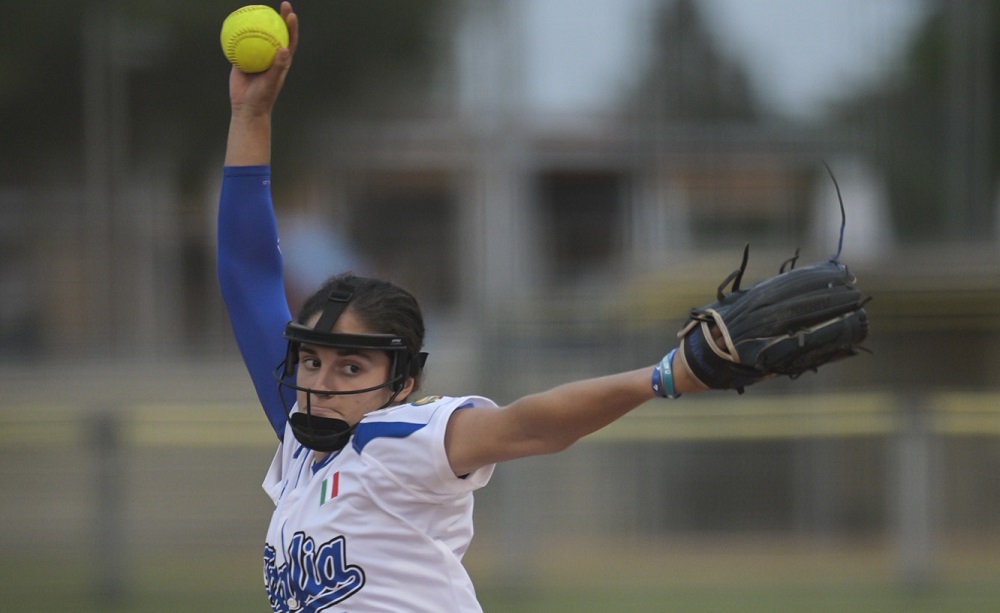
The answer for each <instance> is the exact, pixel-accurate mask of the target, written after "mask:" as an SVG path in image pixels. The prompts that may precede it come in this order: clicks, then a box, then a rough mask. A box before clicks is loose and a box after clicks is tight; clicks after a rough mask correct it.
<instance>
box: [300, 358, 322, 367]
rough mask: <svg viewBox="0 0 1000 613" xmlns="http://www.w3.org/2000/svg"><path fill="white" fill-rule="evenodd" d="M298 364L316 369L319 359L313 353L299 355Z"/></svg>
mask: <svg viewBox="0 0 1000 613" xmlns="http://www.w3.org/2000/svg"><path fill="white" fill-rule="evenodd" d="M299 365H300V366H301V367H303V368H308V369H310V370H316V369H317V368H319V366H320V361H319V359H318V358H316V356H314V355H299Z"/></svg>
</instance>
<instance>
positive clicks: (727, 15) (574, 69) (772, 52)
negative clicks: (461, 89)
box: [523, 0, 925, 117]
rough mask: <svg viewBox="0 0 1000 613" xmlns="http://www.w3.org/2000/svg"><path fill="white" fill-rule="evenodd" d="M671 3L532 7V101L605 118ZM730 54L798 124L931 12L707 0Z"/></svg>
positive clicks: (919, 2) (886, 4)
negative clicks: (658, 11) (657, 17)
mask: <svg viewBox="0 0 1000 613" xmlns="http://www.w3.org/2000/svg"><path fill="white" fill-rule="evenodd" d="M663 1H665V0H528V1H526V2H524V4H523V10H525V11H526V15H525V17H526V32H525V46H526V48H527V52H528V55H529V56H530V57H531V58H532V60H533V61H532V62H530V63H529V64H528V66H527V67H526V71H527V73H526V75H525V80H526V91H525V96H526V98H527V102H528V104H530V105H531V106H532V107H534V108H537V109H539V110H543V111H573V110H579V111H599V110H601V109H602V108H605V107H606V106H607V105H608V104H609V103H610V101H611V100H612V99H613V92H614V91H615V90H616V87H615V84H619V85H622V84H628V83H629V82H630V80H631V78H632V77H634V76H635V75H637V74H638V73H639V72H640V71H639V70H637V69H636V66H638V65H639V58H641V57H642V55H641V53H640V50H641V47H642V41H644V40H647V37H648V36H649V34H650V31H649V27H648V26H649V24H650V22H651V15H652V14H653V12H654V9H655V8H656V7H657V6H658V5H659V4H661V3H662V2H663ZM699 6H700V7H701V8H703V9H704V14H705V16H706V18H707V19H708V21H709V24H710V27H711V28H712V29H713V35H714V36H715V37H716V41H717V42H718V43H719V44H720V46H721V47H722V48H723V50H724V51H725V53H727V54H729V55H730V56H733V57H739V58H743V61H744V62H745V65H746V67H747V70H748V71H749V72H750V74H751V76H752V77H753V79H754V80H755V81H756V83H757V84H758V85H759V87H760V93H761V95H762V97H763V100H764V101H765V102H766V103H769V104H771V105H772V106H773V108H774V109H775V110H777V111H778V112H781V113H784V114H787V115H791V116H799V117H809V116H811V115H814V114H816V113H818V112H819V111H820V110H821V109H822V106H823V101H824V100H827V99H831V98H836V97H838V96H840V95H844V94H845V93H847V92H849V91H851V89H852V88H853V87H855V86H856V85H857V84H859V83H864V82H866V81H868V80H870V79H873V78H879V77H880V76H882V75H883V74H884V73H885V71H886V70H887V69H888V67H890V66H891V65H892V60H893V59H894V58H896V57H898V55H899V54H900V53H901V52H902V50H903V47H904V44H905V42H906V41H907V40H908V37H909V36H910V35H911V34H912V33H913V31H914V29H915V28H916V27H917V26H918V25H919V24H920V21H921V19H922V17H923V15H924V10H925V9H924V8H923V7H924V6H925V2H924V1H923V0H699Z"/></svg>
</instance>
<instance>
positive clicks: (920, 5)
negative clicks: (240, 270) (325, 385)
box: [0, 0, 1000, 610]
mask: <svg viewBox="0 0 1000 613" xmlns="http://www.w3.org/2000/svg"><path fill="white" fill-rule="evenodd" d="M181 4H182V5H183V6H184V10H178V8H177V3H176V2H174V3H171V4H169V6H168V5H167V4H166V3H157V2H150V3H143V4H142V5H141V6H139V5H135V4H133V3H127V2H123V1H119V2H110V3H102V4H100V5H94V4H92V3H89V2H83V1H79V2H61V3H51V2H35V3H31V4H30V5H25V6H23V7H20V8H18V9H17V10H16V11H15V12H14V14H13V16H12V17H11V18H10V19H8V20H7V22H8V23H6V24H5V25H4V27H6V28H10V29H11V31H12V32H15V31H16V32H18V33H28V32H30V33H31V37H30V38H31V41H30V42H26V41H25V37H24V36H23V35H22V36H8V37H6V38H4V37H0V40H2V41H3V42H2V43H0V45H3V48H4V51H6V55H7V57H9V58H11V57H16V58H18V61H16V62H10V63H9V65H8V66H6V67H5V68H4V69H3V70H2V71H0V85H2V87H0V111H2V112H3V118H4V119H3V124H4V141H5V144H6V145H7V146H6V147H3V148H2V149H3V150H2V151H0V159H2V166H0V253H2V257H0V359H2V366H0V380H2V381H3V386H4V396H3V397H4V399H5V401H4V402H3V403H0V419H2V420H3V423H4V427H3V428H2V429H0V430H2V432H0V439H2V440H3V444H2V445H0V454H2V455H0V457H3V458H4V462H3V468H0V479H2V481H0V484H2V485H3V489H4V490H5V492H8V493H7V494H5V495H4V497H3V498H2V499H0V514H2V517H4V519H6V520H8V521H5V522H4V525H5V526H6V527H5V528H0V543H3V544H4V546H5V547H6V548H7V549H10V550H13V551H19V552H23V553H22V554H19V556H23V559H22V560H21V561H19V562H18V561H16V562H15V564H16V565H17V570H18V572H22V573H25V575H24V577H22V579H23V580H22V581H21V583H22V584H25V585H28V586H30V585H32V580H33V579H31V578H30V576H29V573H28V572H27V571H26V570H24V569H25V568H31V564H26V563H23V562H24V560H28V561H31V562H32V563H34V564H37V565H38V567H39V568H44V567H46V566H47V565H49V564H51V563H52V560H53V559H62V560H63V563H64V564H69V565H70V566H71V567H73V568H76V567H77V566H73V565H74V564H76V565H78V566H79V567H82V568H85V569H87V571H86V572H83V576H84V577H85V578H84V579H81V580H80V582H81V583H83V584H85V585H91V586H92V585H96V586H97V587H98V588H99V591H100V593H102V594H104V597H105V598H111V597H115V595H121V594H128V593H130V592H134V591H136V590H140V589H144V588H140V587H136V586H137V585H141V584H142V581H141V578H137V575H140V576H141V575H142V574H143V572H142V571H141V569H142V568H143V567H142V563H145V562H144V561H146V560H147V559H152V560H155V562H148V563H149V564H155V565H159V566H157V568H160V569H161V567H162V564H163V559H164V558H165V557H166V558H169V556H170V555H180V553H178V552H183V551H190V550H198V551H210V552H214V553H213V554H210V559H212V560H219V559H223V558H225V557H226V556H227V555H231V556H234V557H235V556H239V558H240V559H241V560H244V559H245V558H249V560H246V568H249V569H251V571H250V572H251V574H250V578H249V580H248V581H249V583H250V584H253V582H254V581H256V577H257V576H256V575H254V574H252V573H253V572H254V571H253V570H252V569H253V568H254V566H253V565H254V564H256V563H257V561H258V558H257V557H255V556H257V555H258V549H259V547H258V543H259V541H260V537H261V536H262V534H263V527H264V525H265V522H266V518H267V515H268V509H267V500H266V497H264V496H263V495H262V494H261V492H260V491H259V490H258V489H257V487H258V485H259V481H260V478H262V476H263V472H264V469H265V468H266V465H267V462H268V461H269V459H270V453H271V451H272V447H273V445H272V441H271V440H270V439H271V437H270V435H269V434H268V433H267V426H266V425H265V422H264V420H258V419H257V413H256V410H257V409H256V408H255V406H254V399H253V397H252V392H251V390H250V386H249V381H248V379H247V378H246V377H245V375H243V372H242V366H241V364H240V362H239V359H238V355H237V353H236V348H235V345H234V343H233V340H232V338H231V334H230V331H229V324H228V320H227V318H226V315H225V312H224V310H223V308H222V305H221V300H220V298H219V295H218V290H217V287H216V281H215V273H214V235H215V225H214V224H215V222H214V216H215V203H216V198H217V193H218V185H219V179H220V177H221V163H222V152H223V147H224V142H225V135H226V129H227V122H228V98H227V95H226V74H227V73H228V70H229V67H228V65H227V64H226V63H225V60H224V58H223V57H222V55H221V52H220V51H219V50H218V49H217V46H218V43H217V29H218V25H219V24H221V21H222V19H223V18H224V17H225V15H226V14H227V13H228V12H229V11H230V10H233V9H234V8H236V7H235V6H225V5H222V4H219V3H217V2H200V3H196V2H186V3H181ZM806 4H807V5H809V6H803V5H806ZM296 10H297V12H298V13H299V14H300V16H301V18H302V23H303V31H302V45H301V47H300V49H299V53H298V55H297V56H296V64H295V67H294V73H293V75H292V76H291V78H290V79H289V82H288V85H287V87H286V91H285V92H284V93H283V96H282V99H281V100H280V101H279V108H278V110H277V113H276V134H275V143H274V164H273V177H274V196H275V203H276V211H277V214H278V220H279V228H280V230H281V233H282V244H283V250H284V253H285V263H286V266H287V281H288V290H289V298H290V302H291V303H292V306H293V308H294V307H295V306H296V305H297V303H298V302H299V301H301V300H302V298H303V297H304V294H306V293H308V292H309V291H310V290H311V289H312V288H313V287H315V286H316V285H318V283H319V282H320V281H321V280H322V279H323V278H325V277H326V276H327V275H330V274H333V273H336V272H338V271H339V270H342V269H345V268H350V269H353V270H355V271H357V272H360V273H364V274H374V275H382V276H388V277H390V278H392V279H394V280H396V281H397V282H399V283H401V284H403V285H404V286H407V287H409V288H411V289H412V290H413V291H414V293H415V294H416V295H417V296H418V298H419V299H420V300H421V301H422V303H423V305H424V308H425V311H426V316H427V318H428V321H429V328H430V330H429V343H428V349H429V351H430V353H431V359H430V362H429V367H430V369H429V379H428V382H427V384H426V386H425V387H426V388H427V391H428V392H434V393H438V392H440V393H450V394H462V393H482V394H485V395H489V396H491V397H494V398H495V399H497V400H498V401H499V402H504V401H507V400H511V399H513V398H515V397H517V396H518V395H520V394H523V393H527V392H531V391H535V390H538V389H540V388H543V387H546V386H549V385H553V384H556V383H560V382H563V381H566V380H569V379H574V378H578V377H582V376H588V375H593V374H600V373H605V372H610V371H617V370H624V369H629V368H634V367H639V366H642V365H644V364H652V363H653V362H654V361H655V360H657V359H659V358H660V357H661V355H662V354H663V353H664V352H665V351H666V350H668V349H669V348H670V347H671V346H672V344H674V343H675V342H676V340H675V333H676V331H677V330H678V329H679V328H680V326H681V325H682V323H683V320H684V319H685V315H686V313H687V311H688V309H689V308H691V307H694V306H698V305H700V304H703V303H705V302H707V301H709V300H711V299H712V297H713V296H714V295H715V291H716V288H717V287H718V285H719V283H721V282H722V280H723V279H724V278H725V277H726V275H728V274H729V272H730V271H731V270H733V269H734V268H736V267H737V266H738V264H739V258H740V255H741V251H742V248H743V245H744V244H745V243H749V244H750V266H749V269H748V276H749V277H751V278H763V277H766V276H769V275H771V274H774V273H775V272H777V270H778V267H779V266H780V265H781V263H782V262H783V261H785V260H786V259H787V258H789V257H791V256H792V255H793V254H794V253H795V251H796V249H801V257H800V260H799V261H800V262H810V261H814V260H821V259H824V258H827V257H829V256H830V255H832V254H834V253H835V252H836V251H837V249H838V239H839V233H840V229H841V228H840V226H841V217H840V209H839V205H838V199H837V194H836V191H835V189H834V185H833V182H832V181H831V179H830V177H829V175H828V174H827V171H826V169H825V167H824V162H826V163H827V164H829V166H830V167H831V169H832V171H833V173H834V174H835V175H836V177H837V180H838V182H839V185H840V187H841V191H842V194H843V199H844V205H845V207H846V213H847V215H846V230H845V233H844V238H843V253H842V259H843V260H844V261H845V262H846V263H847V264H848V265H849V266H850V267H851V268H852V270H854V272H855V273H856V274H857V275H858V278H859V281H860V285H861V287H862V288H863V289H864V290H865V291H866V292H868V293H870V294H871V295H873V296H874V299H873V301H872V302H871V303H870V307H869V311H870V314H871V317H872V334H871V339H870V341H869V346H870V348H871V350H872V352H873V354H872V355H862V356H860V357H858V358H854V359H853V360H849V361H847V362H843V363H840V364H835V365H831V366H828V367H826V368H825V369H824V371H823V372H822V373H820V374H818V375H815V376H807V377H803V378H802V379H800V380H798V381H795V382H788V381H780V382H774V383H773V384H769V385H768V386H767V387H766V388H763V387H762V388H761V389H752V390H749V391H748V393H747V394H746V395H745V396H739V397H737V396H736V395H735V394H734V395H722V394H706V395H705V396H704V397H696V398H690V399H684V400H683V401H682V402H679V403H677V404H670V405H669V406H668V405H665V404H661V403H657V404H656V405H655V406H652V405H651V406H649V407H643V408H642V409H640V410H638V411H637V412H636V414H635V415H633V416H629V417H628V418H626V419H625V420H623V421H622V422H621V423H620V424H616V425H615V426H613V427H612V428H609V429H608V431H606V432H602V433H599V434H598V435H595V436H593V437H591V438H590V439H588V440H585V441H583V442H581V443H580V445H578V446H577V447H576V448H574V449H573V450H570V451H569V452H567V453H565V454H562V455H560V456H559V457H554V458H540V459H537V460H535V459H533V460H530V461H523V462H517V463H513V464H511V465H510V466H506V467H503V468H502V469H500V470H498V473H497V476H496V477H495V480H494V483H493V484H491V486H490V487H489V488H487V489H486V490H485V491H484V492H483V493H482V495H481V496H480V497H479V501H480V502H479V507H478V510H477V512H478V514H479V518H480V519H479V534H480V537H479V539H480V541H482V542H483V543H484V545H482V546H481V547H477V546H476V545H474V547H473V549H474V551H472V552H470V558H471V559H470V566H472V567H473V569H474V574H478V576H479V577H480V578H481V579H480V582H481V583H483V584H486V585H487V586H488V585H492V584H497V585H505V584H518V585H529V586H530V585H532V582H533V581H535V582H538V583H539V584H542V583H545V582H546V581H547V580H551V581H556V582H558V581H562V580H563V579H562V577H561V575H560V574H559V571H558V570H557V571H549V572H550V574H553V573H554V575H555V579H553V578H552V577H551V576H550V577H548V579H545V575H544V573H543V572H542V569H545V568H566V569H576V567H575V566H574V563H573V562H572V559H573V558H574V556H575V553H576V552H577V549H576V548H580V549H583V548H585V547H587V546H591V545H596V546H600V547H604V550H605V551H606V554H607V556H609V559H618V560H620V561H622V562H623V563H624V564H625V565H630V564H633V565H634V564H641V565H643V566H646V565H647V564H648V563H649V560H655V561H657V562H658V563H660V564H661V565H662V566H663V567H664V568H670V569H672V572H678V568H679V567H683V566H684V565H685V560H687V561H691V560H698V561H705V560H707V562H705V563H711V564H714V563H717V562H718V561H719V560H730V562H731V561H732V560H733V559H737V558H739V555H741V552H742V553H747V554H748V556H749V557H750V558H751V559H757V560H760V561H763V564H764V565H765V566H767V565H768V564H770V567H772V568H773V570H774V573H775V574H777V575H781V574H782V573H783V572H784V570H783V569H785V566H783V562H782V561H781V560H782V558H781V556H782V555H785V554H788V555H790V556H791V557H790V558H789V559H794V560H796V561H799V562H801V561H802V560H805V561H806V567H807V568H815V569H817V570H816V571H815V574H816V575H824V574H829V573H828V572H827V571H828V569H829V568H834V567H836V568H838V569H840V570H838V571H836V572H834V573H833V575H835V576H840V575H838V574H837V573H841V574H842V575H846V576H851V569H852V568H854V572H859V573H860V574H865V573H864V572H861V571H857V570H856V567H854V566H852V563H851V562H848V563H846V564H839V563H838V562H837V561H838V560H840V558H839V557H838V556H844V555H846V556H847V557H848V559H850V560H855V561H859V560H860V561H861V565H860V567H861V568H863V569H866V570H872V569H874V570H875V572H874V575H876V576H880V577H881V576H883V575H884V576H885V577H888V578H889V580H890V581H896V580H898V579H902V580H903V582H904V584H905V585H908V586H914V585H915V586H928V585H935V582H936V581H939V580H941V581H944V580H947V579H948V578H949V577H953V576H955V575H962V574H963V573H964V574H965V575H964V576H965V577H968V576H970V570H969V569H970V568H974V569H976V570H975V572H972V573H971V576H973V577H985V578H986V580H993V581H994V582H995V579H996V578H997V576H998V574H1000V564H998V563H997V560H995V559H993V560H992V562H991V563H983V560H984V558H985V559H989V558H990V555H989V553H988V552H989V550H990V547H991V546H994V545H995V544H996V542H997V539H998V537H1000V521H998V518H1000V513H998V511H1000V490H997V488H995V487H991V485H992V480H991V476H992V474H993V473H995V472H996V470H997V469H998V468H1000V454H998V446H997V442H998V441H997V436H998V434H1000V413H998V412H997V409H996V406H998V405H997V403H996V401H997V399H998V398H1000V397H998V396H997V395H996V393H997V385H996V373H997V372H998V370H1000V357H998V356H1000V351H998V348H1000V336H998V331H1000V327H998V324H1000V304H998V301H997V299H998V298H1000V258H998V250H1000V235H998V228H1000V217H998V210H997V198H998V191H997V188H998V182H997V178H998V171H1000V157H998V154H1000V149H998V147H997V137H996V135H997V129H996V125H995V123H996V119H995V118H996V117H997V112H996V111H997V109H998V102H997V97H996V94H995V92H996V91H997V85H998V83H997V81H998V75H1000V71H998V59H1000V47H998V43H997V41H998V34H1000V8H998V7H997V6H995V3H991V2H988V1H987V0H961V1H958V0H956V1H952V2H934V1H932V0H922V1H914V0H895V1H891V2H889V1H883V2H878V3H870V2H865V1H864V0H848V1H841V2H813V3H801V2H798V3H797V2H791V1H786V0H768V1H767V2H763V1H762V2H754V3H742V2H738V1H731V0H703V1H695V0H627V1H626V0H622V1H612V0H579V1H576V2H574V1H571V0H539V1H527V0H520V1H513V2H504V3H489V2H479V1H476V0H437V1H435V2H419V3H418V2H406V3H397V2H365V3H352V2H322V3H320V2H308V1H307V0H300V2H299V3H297V4H296ZM67 452H68V454H69V455H70V456H71V457H73V458H76V460H74V461H71V462H69V464H71V465H70V466H67V465H66V464H67V461H66V460H67ZM67 476H69V477H70V478H68V479H66V478H65V477H67ZM59 477H63V478H59ZM53 481H60V482H61V484H60V487H59V488H58V490H59V494H58V496H56V495H55V494H54V493H53V490H52V488H51V484H52V483H53ZM154 483H155V486H154V485H153V484H154ZM550 492H551V494H550ZM234 515H235V516H234ZM761 535H763V537H764V538H763V540H756V539H758V538H759V537H760V536H761ZM611 543H614V545H613V546H611V545H610V544H611ZM720 543H726V544H727V545H720ZM549 544H552V545H554V546H553V547H548V545H549ZM730 545H732V546H730ZM220 551H221V552H222V553H220ZM845 551H846V552H848V553H847V554H845V553H844V552H845ZM67 552H71V553H70V554H68V553H67ZM93 552H97V553H96V554H94V553H93ZM560 552H562V553H560ZM635 552H639V553H635ZM720 552H721V553H720ZM789 552H792V553H794V556H792V554H791V553H789ZM716 554H718V557H713V556H716ZM727 554H728V556H729V557H727ZM92 555H96V557H97V558H98V559H100V560H101V561H102V562H101V563H100V564H94V565H91V564H88V563H87V560H90V559H91V556H92ZM213 555H214V556H217V557H211V556H213ZM669 555H674V556H675V557H674V558H670V557H669ZM616 556H618V557H616ZM733 556H735V558H734V557H733ZM795 556H799V557H795ZM67 558H68V559H67ZM786 561H787V560H786ZM130 562H133V563H134V564H132V565H130V564H129V563H130ZM672 564H673V565H679V566H671V565H672ZM793 565H794V566H796V568H797V569H798V570H799V571H802V568H803V566H802V564H799V563H793ZM748 566H749V567H753V566H754V564H753V563H752V562H751V563H749V565H748ZM136 569H140V570H136ZM820 569H822V570H820ZM844 569H848V570H844ZM8 570H10V572H14V570H15V569H14V568H13V567H12V568H10V569H8ZM576 570H577V571H578V572H579V573H580V575H581V576H583V577H587V576H588V575H587V573H588V572H591V571H593V569H590V570H588V569H587V568H583V569H576ZM150 572H152V571H150ZM566 572H570V571H566ZM646 572H647V573H649V569H648V568H647V569H646ZM177 573H178V574H177V576H176V580H177V581H178V582H180V583H181V584H185V582H189V581H191V579H190V577H187V576H185V575H183V573H182V572H181V571H177ZM689 574H690V577H688V575H686V574H685V573H684V572H680V576H682V577H688V578H690V580H691V581H692V582H694V583H697V582H698V581H699V580H698V578H697V577H696V576H695V575H696V574H697V573H693V572H692V571H690V569H689ZM805 574H806V575H808V576H812V575H811V574H810V572H806V573H805ZM939 577H943V578H944V579H939ZM242 580H247V579H246V578H245V577H243V578H242ZM234 581H235V583H234V584H233V585H236V586H239V585H242V584H240V583H239V580H234ZM650 581H651V583H655V582H656V578H655V576H654V577H653V578H652V579H650ZM667 583H669V581H667ZM232 589H234V590H238V589H239V588H238V587H233V588H232ZM19 594H21V593H20V592H17V590H15V589H13V588H12V594H11V595H10V597H11V598H17V597H20V596H19ZM994 596H995V597H996V598H997V599H1000V595H996V594H994ZM260 600H261V602H260V604H264V603H263V599H262V598H261V599H260ZM250 602H255V600H251V601H250ZM993 602H996V601H995V600H994V601H993ZM522 604H523V603H522ZM175 610H176V609H175Z"/></svg>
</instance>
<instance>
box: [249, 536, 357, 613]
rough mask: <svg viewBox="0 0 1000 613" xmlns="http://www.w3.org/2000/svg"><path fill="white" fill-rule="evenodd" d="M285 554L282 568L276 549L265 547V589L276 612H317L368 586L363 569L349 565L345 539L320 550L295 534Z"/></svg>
mask: <svg viewBox="0 0 1000 613" xmlns="http://www.w3.org/2000/svg"><path fill="white" fill-rule="evenodd" d="M286 554H287V555H286V559H287V560H288V561H287V562H286V563H285V564H282V565H281V567H280V568H279V567H278V566H277V565H276V555H275V549H274V547H272V546H271V545H266V546H265V547H264V586H265V588H266V589H267V596H268V599H269V600H270V602H271V608H272V609H274V610H275V611H276V612H280V613H292V612H298V611H301V612H302V613H318V612H319V611H323V610H325V609H326V608H327V607H330V606H332V605H335V604H337V603H338V602H343V601H344V600H346V599H347V598H349V597H351V596H352V595H353V594H355V593H357V591H358V590H360V589H361V588H362V587H364V585H365V572H364V570H362V569H361V567H360V566H349V565H348V564H347V541H346V539H345V538H344V537H343V536H338V537H337V538H335V539H332V540H330V541H328V542H326V543H323V544H322V545H320V546H319V547H318V548H317V547H316V543H315V541H313V539H312V538H311V537H307V536H306V535H305V534H303V533H302V532H296V533H295V536H293V537H292V541H291V543H289V545H288V550H287V552H286Z"/></svg>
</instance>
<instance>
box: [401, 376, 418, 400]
mask: <svg viewBox="0 0 1000 613" xmlns="http://www.w3.org/2000/svg"><path fill="white" fill-rule="evenodd" d="M416 383H417V380H416V379H414V378H413V377H407V378H406V383H404V384H403V389H401V390H399V394H398V395H397V396H396V398H397V399H399V403H400V404H402V403H404V402H406V399H407V398H408V397H409V396H410V393H411V392H413V388H414V387H415V386H416Z"/></svg>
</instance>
